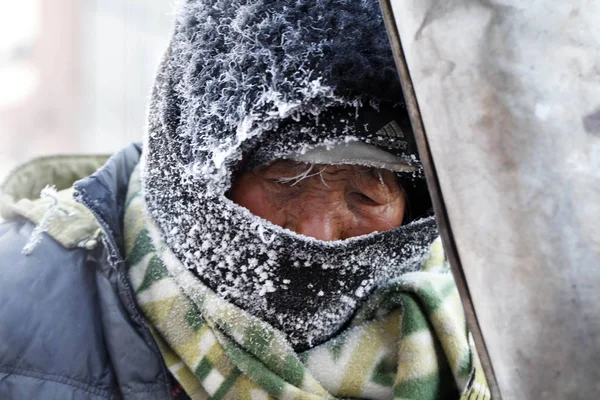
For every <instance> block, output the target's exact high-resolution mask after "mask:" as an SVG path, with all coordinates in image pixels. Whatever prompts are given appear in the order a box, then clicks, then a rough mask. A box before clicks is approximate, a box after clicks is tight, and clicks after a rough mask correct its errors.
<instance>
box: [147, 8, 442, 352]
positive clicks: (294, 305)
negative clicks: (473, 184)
mask: <svg viewBox="0 0 600 400" xmlns="http://www.w3.org/2000/svg"><path fill="white" fill-rule="evenodd" d="M249 7H250V8H249ZM332 10H334V11H333V12H332ZM323 15H328V16H329V17H328V18H325V19H322V18H321V17H322V16H323ZM364 15H372V16H374V17H373V18H364ZM199 21H201V22H199ZM316 21H323V24H325V23H327V24H332V26H337V27H338V28H339V29H328V27H327V26H316V27H314V28H313V26H315V25H319V23H317V24H315V22H316ZM323 24H321V25H323ZM351 32H369V35H358V36H355V37H353V40H351V41H349V40H348V37H349V34H350V33H351ZM353 60H360V68H357V65H355V64H354V61H353ZM396 76H397V75H396V69H395V65H394V60H393V57H392V54H391V51H390V48H389V42H388V39H387V36H386V32H385V28H384V26H383V21H382V19H381V17H380V10H379V5H378V3H377V2H362V1H360V2H359V1H356V2H349V3H345V2H333V3H332V2H328V1H325V2H317V3H315V4H314V5H312V6H311V7H307V8H303V10H302V11H299V10H298V9H297V8H296V7H291V6H289V4H288V3H285V2H275V3H269V2H264V3H263V2H253V3H252V4H251V6H249V5H247V4H245V3H244V2H239V1H237V0H234V1H231V2H230V1H227V2H224V1H220V0H217V1H214V2H211V3H210V6H207V4H206V3H205V2H184V3H182V6H181V9H180V11H179V14H178V17H177V24H176V29H175V32H174V33H173V41H172V43H171V46H170V48H169V51H168V52H167V54H166V56H165V59H164V62H163V64H162V66H161V70H160V71H159V75H158V79H157V81H156V86H155V90H154V94H153V98H152V102H151V104H150V110H149V121H148V135H147V137H146V138H145V144H144V165H143V168H144V170H143V176H142V181H143V182H142V183H143V188H144V196H145V199H146V201H147V204H148V210H149V213H150V215H151V217H152V219H153V220H154V222H155V223H156V224H157V225H158V227H159V228H160V231H161V232H162V233H163V236H164V238H163V239H164V240H165V242H166V243H167V245H168V246H169V248H170V249H171V250H172V251H173V252H174V254H175V255H176V257H177V258H178V260H180V261H181V263H182V264H183V265H184V266H185V267H186V268H188V269H189V270H190V271H193V272H194V273H195V275H196V276H197V277H198V278H199V279H201V280H202V281H203V282H204V283H205V284H207V285H208V286H209V287H210V288H212V289H213V290H214V291H215V292H217V293H219V294H220V295H221V296H223V297H224V298H226V299H227V300H228V301H231V302H233V303H235V304H236V305H238V306H240V307H241V308H243V309H245V310H246V311H248V312H250V313H252V314H253V315H256V316H257V317H259V318H261V319H263V320H265V321H267V322H268V323H270V324H272V325H273V326H275V327H276V328H277V329H279V330H281V331H282V332H284V333H285V334H286V335H287V337H288V338H289V340H290V341H291V343H292V344H293V345H294V346H295V347H296V348H297V349H299V348H305V347H306V346H310V345H314V344H317V343H320V342H322V341H323V340H325V339H326V338H328V337H330V336H331V335H332V334H334V333H335V332H337V331H338V330H339V329H340V328H341V327H343V326H344V324H345V322H346V321H347V320H348V319H349V318H350V317H351V316H352V314H353V313H354V312H355V310H356V307H358V305H359V304H360V299H361V298H362V296H363V295H364V296H367V295H368V294H369V293H371V292H372V291H373V290H375V288H376V287H377V286H378V285H380V284H381V283H382V282H384V281H386V280H389V279H390V278H392V277H395V276H398V275H399V274H402V273H404V272H408V271H413V270H415V269H417V268H418V267H419V266H420V263H421V262H422V260H423V259H424V258H425V257H426V254H427V250H428V246H429V243H430V242H431V241H432V240H433V239H434V238H435V236H436V230H435V223H434V221H433V219H431V218H429V219H424V220H420V221H416V222H413V223H411V224H410V225H407V226H403V227H400V228H398V229H394V230H391V231H387V232H383V233H373V234H370V235H364V236H360V237H356V238H352V239H348V240H344V241H334V242H323V241H319V240H316V239H313V238H309V237H306V236H302V235H298V234H296V233H294V232H291V231H289V230H286V229H284V228H281V227H278V226H275V225H273V224H271V223H270V222H268V221H266V220H263V219H261V218H259V217H257V216H254V215H252V214H251V213H249V212H248V210H246V209H245V208H242V207H240V206H238V205H236V204H234V203H232V202H231V201H229V200H228V199H227V197H226V192H227V190H228V189H229V188H230V185H231V179H232V176H235V173H236V172H239V168H240V165H241V163H240V161H241V160H242V159H244V156H245V155H247V154H249V153H250V152H255V160H256V162H257V163H258V162H261V157H264V160H268V161H270V160H273V159H275V158H278V157H281V156H283V155H285V154H290V151H294V152H300V153H301V152H306V151H308V150H310V149H311V148H314V147H315V146H318V145H325V146H331V145H333V144H335V143H339V142H340V141H343V142H347V143H350V142H352V141H357V140H361V138H362V137H363V136H364V135H363V133H361V132H358V131H359V130H361V129H362V130H365V125H368V124H362V123H361V124H358V117H359V110H360V109H361V108H362V107H364V106H366V105H369V106H371V107H373V108H376V107H378V106H379V104H380V103H384V102H392V103H394V104H396V103H398V101H399V98H398V94H399V93H400V88H399V85H398V82H397V80H396V78H395V77H396ZM390 77H391V78H390ZM390 79H391V80H390ZM338 87H343V88H347V89H348V90H343V91H338V90H337V88H338ZM341 92H343V93H344V95H341V94H340V93H341ZM334 108H336V109H343V110H344V111H343V112H344V113H345V114H344V115H341V114H340V116H339V118H338V116H337V115H336V116H335V117H331V116H328V115H327V112H326V111H327V110H330V109H334ZM340 119H344V120H346V121H347V122H348V124H340V123H339V120H340ZM355 121H356V122H357V123H356V126H354V125H353V124H354V122H355ZM361 127H362V128H361ZM264 160H263V161H264ZM413 161H415V162H416V159H414V157H413ZM246 167H248V168H250V167H251V165H250V164H248V165H244V168H246ZM313 172H315V171H313ZM309 173H310V172H309ZM300 178H301V177H300ZM358 294H360V295H361V296H358Z"/></svg>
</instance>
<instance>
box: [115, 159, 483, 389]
mask: <svg viewBox="0 0 600 400" xmlns="http://www.w3.org/2000/svg"><path fill="white" fill-rule="evenodd" d="M125 245H126V255H127V259H126V262H127V266H128V270H129V278H130V280H131V283H132V285H133V288H134V290H135V293H136V296H137V300H138V303H139V304H140V307H141V309H142V311H143V313H144V315H145V316H146V318H147V319H148V321H149V323H150V324H151V325H152V328H153V335H154V337H155V339H156V340H157V342H158V344H159V347H160V351H161V353H162V355H163V357H164V360H165V363H166V365H167V367H168V368H169V370H170V371H171V373H172V374H173V375H174V376H175V378H176V379H177V380H178V381H179V383H180V384H181V386H182V387H183V388H184V390H185V391H186V392H187V394H188V395H189V396H190V397H191V398H192V399H209V398H210V399H244V400H246V399H248V400H251V399H252V400H255V399H297V400H301V399H335V398H361V399H362V398H364V399H392V398H393V399H418V400H427V399H445V398H461V399H469V400H472V399H478V400H479V399H481V400H488V399H490V394H489V390H488V388H487V384H486V381H485V377H484V375H483V370H482V368H481V365H480V363H479V359H478V357H477V354H476V352H475V347H474V345H473V341H472V338H471V335H470V333H469V332H468V330H467V325H466V322H465V318H464V314H463V310H462V306H461V302H460V298H459V295H458V291H457V289H456V286H455V284H454V280H453V279H452V275H451V274H450V273H449V271H448V268H447V266H446V263H445V257H444V253H443V249H442V246H441V242H440V241H439V240H437V241H436V242H434V243H433V245H432V248H431V256H430V258H429V260H428V261H427V262H426V263H425V265H424V266H423V269H422V270H421V271H418V272H413V273H408V274H405V275H403V276H400V277H398V278H397V279H395V280H394V281H392V282H389V283H388V284H387V285H385V287H382V288H380V289H379V290H377V291H376V292H375V293H373V294H372V295H371V296H370V297H369V299H368V300H367V301H366V302H365V303H364V304H363V305H362V306H361V308H360V309H359V310H358V312H357V313H356V315H355V316H354V317H353V319H352V321H351V322H350V326H349V328H347V329H345V330H344V331H343V332H341V333H339V334H338V335H337V336H336V337H334V338H333V339H331V340H329V341H328V342H326V343H324V344H321V345H319V346H317V347H314V348H312V349H310V350H308V351H306V352H304V353H301V354H297V353H295V352H294V351H293V349H292V347H291V345H290V344H289V343H288V342H287V341H286V339H285V337H284V335H283V334H282V333H281V332H279V331H277V330H275V329H274V328H273V327H271V326H270V325H269V324H267V323H265V322H263V321H261V320H259V319H257V318H256V317H254V316H252V315H250V314H248V313H246V312H245V311H244V310H242V309H240V308H238V307H236V306H235V305H233V304H231V303H229V302H227V301H226V300H224V299H223V298H222V297H220V296H218V295H217V294H215V293H214V292H213V291H211V290H210V289H209V288H208V287H207V286H205V285H204V284H203V283H202V282H201V281H199V280H198V278H196V277H195V276H194V275H193V274H192V273H191V272H190V271H189V270H187V269H185V268H184V267H183V266H182V265H181V263H180V262H179V261H178V260H177V258H176V257H175V256H174V255H173V253H172V252H171V251H170V250H169V249H168V247H167V246H166V245H165V243H164V242H163V241H162V239H161V236H160V233H159V231H158V228H157V227H156V226H155V225H154V223H153V222H152V221H151V220H150V219H149V218H148V214H147V212H146V209H145V204H144V200H143V196H142V195H141V184H140V177H139V169H136V171H135V172H134V174H133V175H132V177H131V184H130V187H129V192H128V196H127V208H126V211H125ZM140 367H143V366H140Z"/></svg>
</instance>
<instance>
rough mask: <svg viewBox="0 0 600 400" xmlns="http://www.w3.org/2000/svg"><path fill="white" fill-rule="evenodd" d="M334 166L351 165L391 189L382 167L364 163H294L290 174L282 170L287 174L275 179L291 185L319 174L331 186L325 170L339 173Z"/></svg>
mask: <svg viewBox="0 0 600 400" xmlns="http://www.w3.org/2000/svg"><path fill="white" fill-rule="evenodd" d="M332 167H333V168H335V167H344V168H345V167H350V168H352V170H353V171H356V172H360V173H366V174H369V176H372V177H373V178H375V179H377V180H378V182H379V183H380V184H381V187H382V188H384V189H386V190H391V188H390V187H389V185H388V184H387V183H386V182H385V179H384V178H383V175H382V170H381V168H374V167H369V166H364V165H346V164H343V165H328V164H313V163H295V164H293V165H290V167H289V171H290V174H286V173H285V172H283V171H282V172H281V175H286V176H278V177H275V178H274V179H273V180H274V181H276V182H278V183H283V184H290V183H291V185H290V186H295V185H297V184H298V183H300V182H301V181H303V180H305V179H308V178H311V177H313V176H319V178H320V179H321V182H322V183H323V185H324V186H325V187H328V188H329V187H330V186H329V184H327V182H326V179H325V177H324V172H327V173H328V174H333V175H335V174H337V173H339V169H334V170H332ZM280 169H282V168H280ZM315 170H316V171H315ZM313 171H314V172H313ZM277 172H279V171H274V172H273V173H274V174H275V175H277ZM286 172H287V171H286Z"/></svg>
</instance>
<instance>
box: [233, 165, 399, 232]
mask: <svg viewBox="0 0 600 400" xmlns="http://www.w3.org/2000/svg"><path fill="white" fill-rule="evenodd" d="M310 168H311V166H309V165H307V164H299V163H297V162H293V161H287V160H280V161H276V162H274V163H272V164H270V165H268V166H266V167H263V168H261V169H258V170H255V171H249V172H245V173H243V174H241V175H240V176H238V177H237V179H236V180H235V182H234V183H233V185H232V187H231V190H230V192H229V198H230V199H231V200H232V201H234V202H235V203H237V204H239V205H241V206H243V207H245V208H247V209H248V210H250V212H252V213H254V214H255V215H258V216H259V217H262V218H264V219H266V220H268V221H270V222H271V223H273V224H275V225H279V226H282V227H284V228H287V229H289V230H292V231H294V232H296V233H300V234H302V235H305V236H311V237H314V238H316V239H320V240H341V239H347V238H350V237H353V236H359V235H365V234H368V233H372V232H375V231H379V232H381V231H386V230H388V229H392V228H395V227H398V226H400V225H401V224H402V219H403V218H404V209H405V198H404V193H403V191H402V189H401V188H400V186H399V185H398V182H397V180H396V176H395V174H394V173H393V172H391V171H388V170H384V169H376V168H365V167H360V166H352V165H330V166H325V165H316V166H313V167H312V169H310ZM309 169H310V171H309ZM307 171H308V173H307Z"/></svg>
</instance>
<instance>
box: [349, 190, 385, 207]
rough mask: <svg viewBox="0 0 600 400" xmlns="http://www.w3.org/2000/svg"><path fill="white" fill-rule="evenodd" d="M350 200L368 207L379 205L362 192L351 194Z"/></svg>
mask: <svg viewBox="0 0 600 400" xmlns="http://www.w3.org/2000/svg"><path fill="white" fill-rule="evenodd" d="M350 198H351V200H352V201H353V202H358V203H359V204H363V205H368V206H376V205H379V203H378V202H377V201H375V200H373V199H372V198H371V197H369V196H367V195H366V194H364V193H361V192H351V193H350Z"/></svg>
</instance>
